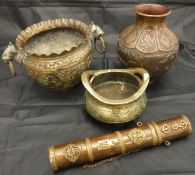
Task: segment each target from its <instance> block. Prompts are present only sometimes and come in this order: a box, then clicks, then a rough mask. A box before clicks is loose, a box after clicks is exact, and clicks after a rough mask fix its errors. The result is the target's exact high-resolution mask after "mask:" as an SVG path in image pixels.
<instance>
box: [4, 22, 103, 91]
mask: <svg viewBox="0 0 195 175" xmlns="http://www.w3.org/2000/svg"><path fill="white" fill-rule="evenodd" d="M103 34H104V33H103V31H102V30H101V29H100V27H99V26H97V25H95V24H94V23H92V24H90V25H86V24H85V23H83V22H81V21H78V20H74V19H56V20H48V21H43V22H40V23H37V24H34V25H32V26H30V27H28V28H26V29H25V30H24V31H22V32H21V33H20V34H19V35H18V36H17V38H16V47H15V46H14V45H13V44H12V43H10V44H9V45H8V47H7V48H6V49H5V51H4V53H3V55H2V59H3V61H4V62H5V63H7V64H8V65H9V68H10V70H11V72H12V74H13V75H16V72H15V69H14V67H13V65H12V60H13V58H14V57H15V59H16V60H17V61H18V62H19V63H20V64H21V65H22V67H23V68H25V69H26V70H27V72H28V74H29V75H31V76H32V77H33V78H34V79H35V80H36V81H38V82H39V83H40V84H42V85H43V86H45V87H47V88H51V89H56V90H63V89H66V88H69V87H72V86H74V85H76V84H77V83H79V82H80V77H81V74H82V72H83V71H85V70H86V69H87V68H88V67H89V64H90V62H91V59H92V50H93V49H92V47H93V46H92V45H93V44H92V41H94V44H95V46H96V49H97V51H98V52H100V53H103V52H105V44H104V40H103V38H102V36H103Z"/></svg>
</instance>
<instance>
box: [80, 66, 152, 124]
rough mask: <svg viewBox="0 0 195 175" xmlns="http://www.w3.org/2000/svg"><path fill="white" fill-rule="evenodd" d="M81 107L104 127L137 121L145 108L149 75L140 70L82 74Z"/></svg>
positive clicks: (112, 70)
mask: <svg viewBox="0 0 195 175" xmlns="http://www.w3.org/2000/svg"><path fill="white" fill-rule="evenodd" d="M81 77H82V78H81V80H82V83H83V85H84V86H85V88H86V90H87V91H86V93H85V107H86V109H87V111H88V112H89V114H91V116H93V117H94V118H96V119H97V120H99V121H102V122H106V123H123V122H128V121H130V120H133V119H135V118H136V117H138V116H139V115H140V114H141V113H142V112H143V110H144V109H145V106H146V95H145V89H146V87H147V85H148V82H149V74H148V72H147V71H145V70H144V69H142V68H134V69H109V70H99V71H95V70H89V71H85V72H84V73H83V74H82V76H81Z"/></svg>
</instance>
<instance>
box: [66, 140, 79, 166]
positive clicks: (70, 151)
mask: <svg viewBox="0 0 195 175" xmlns="http://www.w3.org/2000/svg"><path fill="white" fill-rule="evenodd" d="M80 153H81V148H80V146H78V145H75V144H68V145H67V146H66V147H65V148H64V150H63V155H64V157H65V158H66V159H67V160H69V161H70V162H73V163H74V162H76V161H77V160H78V158H79V156H80Z"/></svg>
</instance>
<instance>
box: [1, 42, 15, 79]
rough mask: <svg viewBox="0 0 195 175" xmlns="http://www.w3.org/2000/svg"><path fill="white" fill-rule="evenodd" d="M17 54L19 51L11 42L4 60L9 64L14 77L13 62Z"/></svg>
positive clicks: (3, 57) (3, 55) (5, 52)
mask: <svg viewBox="0 0 195 175" xmlns="http://www.w3.org/2000/svg"><path fill="white" fill-rule="evenodd" d="M16 54H17V49H16V47H15V46H14V45H13V44H12V43H11V42H10V43H9V45H8V46H7V48H6V49H5V50H4V52H3V54H2V60H3V61H4V63H6V64H8V67H9V70H10V72H11V73H12V75H14V76H15V75H16V71H15V68H14V66H13V64H12V60H13V58H14V56H15V55H16Z"/></svg>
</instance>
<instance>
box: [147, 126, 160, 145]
mask: <svg viewBox="0 0 195 175" xmlns="http://www.w3.org/2000/svg"><path fill="white" fill-rule="evenodd" d="M148 126H149V128H150V130H151V133H152V138H153V145H154V146H155V145H157V144H158V135H157V133H156V130H155V128H154V126H153V125H152V124H150V123H149V124H148Z"/></svg>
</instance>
